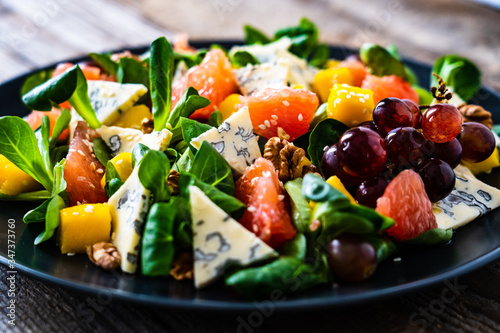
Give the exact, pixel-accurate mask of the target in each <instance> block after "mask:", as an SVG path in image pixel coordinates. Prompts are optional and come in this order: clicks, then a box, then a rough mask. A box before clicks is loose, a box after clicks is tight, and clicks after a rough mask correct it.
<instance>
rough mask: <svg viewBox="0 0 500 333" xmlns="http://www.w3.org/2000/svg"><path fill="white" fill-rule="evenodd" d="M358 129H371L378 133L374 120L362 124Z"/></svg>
mask: <svg viewBox="0 0 500 333" xmlns="http://www.w3.org/2000/svg"><path fill="white" fill-rule="evenodd" d="M358 127H365V128H369V129H371V130H373V131H375V132H377V133H378V130H377V126H375V123H374V122H373V121H372V120H369V121H365V122H362V123H361V124H359V125H358Z"/></svg>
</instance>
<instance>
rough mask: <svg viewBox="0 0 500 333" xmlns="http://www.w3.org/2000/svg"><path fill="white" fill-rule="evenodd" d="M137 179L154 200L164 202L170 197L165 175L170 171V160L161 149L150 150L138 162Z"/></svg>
mask: <svg viewBox="0 0 500 333" xmlns="http://www.w3.org/2000/svg"><path fill="white" fill-rule="evenodd" d="M138 172H139V180H140V181H141V183H142V185H143V186H144V187H145V188H147V189H148V190H150V191H151V193H152V194H153V198H154V199H153V200H154V202H166V201H168V200H169V199H170V195H171V193H170V190H169V188H168V186H167V177H168V174H169V172H170V161H169V160H168V157H167V155H165V154H164V153H163V152H162V151H158V150H150V151H148V152H147V153H146V155H144V157H143V158H142V160H141V162H140V164H139V171H138Z"/></svg>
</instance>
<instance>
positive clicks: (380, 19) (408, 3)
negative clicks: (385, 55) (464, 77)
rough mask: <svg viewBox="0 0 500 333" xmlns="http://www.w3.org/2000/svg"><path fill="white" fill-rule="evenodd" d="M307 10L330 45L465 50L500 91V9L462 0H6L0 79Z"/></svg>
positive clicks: (413, 53) (293, 17)
mask: <svg viewBox="0 0 500 333" xmlns="http://www.w3.org/2000/svg"><path fill="white" fill-rule="evenodd" d="M303 16H306V17H308V18H310V19H311V20H313V21H314V22H316V23H317V24H318V26H319V28H320V31H321V36H320V38H321V40H323V41H325V42H329V43H333V44H341V45H347V46H351V47H359V46H360V45H361V44H362V43H363V42H366V41H371V42H375V43H379V44H382V45H387V44H389V43H395V44H396V45H397V46H398V47H399V50H400V53H401V54H403V55H404V56H407V57H411V58H415V59H419V60H421V61H424V62H428V63H432V62H433V61H434V60H435V59H436V58H438V57H439V56H441V55H444V54H448V53H457V54H460V55H462V56H466V57H468V58H470V59H472V60H473V61H474V62H476V63H477V64H478V65H479V66H480V68H481V69H482V71H483V76H484V78H483V81H484V83H485V84H487V85H490V86H492V87H494V88H496V89H497V90H500V11H498V10H494V9H491V8H490V7H486V6H482V5H479V4H477V3H474V2H470V1H464V0H437V1H436V0H420V1H417V0H382V1H368V0H349V1H343V0H281V1H268V0H253V1H243V0H205V1H200V0H182V1H176V0H114V1H113V0H108V1H105V0H80V1H70V0H43V1H37V0H22V1H16V0H0V32H1V33H0V50H1V52H0V62H1V63H2V64H3V65H4V66H2V71H0V81H4V80H6V79H8V78H11V77H14V76H15V75H18V74H20V73H22V72H23V71H25V70H27V69H33V68H36V67H37V66H41V65H45V64H48V63H51V62H55V61H58V60H62V59H65V58H68V57H73V56H78V55H82V54H85V53H88V52H89V51H104V50H109V49H113V48H120V47H125V46H127V45H129V46H139V45H145V44H149V43H150V42H151V41H152V40H153V39H154V38H155V37H157V36H159V35H162V34H163V35H167V36H172V34H174V33H176V32H187V33H188V34H189V35H190V36H191V38H193V39H206V38H226V39H227V38H241V37H242V35H243V32H242V28H241V27H242V25H243V24H245V23H249V24H253V25H255V26H257V27H259V28H261V29H262V30H264V31H266V32H268V33H272V32H273V31H274V30H276V29H277V28H279V27H283V26H287V25H293V24H296V23H297V22H298V20H299V19H300V18H301V17H303Z"/></svg>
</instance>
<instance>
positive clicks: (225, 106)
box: [218, 94, 241, 120]
mask: <svg viewBox="0 0 500 333" xmlns="http://www.w3.org/2000/svg"><path fill="white" fill-rule="evenodd" d="M240 96H241V95H240V94H231V95H229V96H227V97H226V98H225V99H224V100H223V101H222V102H221V103H220V104H219V108H218V109H219V111H220V113H222V120H226V119H227V118H229V116H231V115H232V114H233V113H235V112H236V111H238V110H239V109H238V108H237V106H238V104H240V103H241V101H240Z"/></svg>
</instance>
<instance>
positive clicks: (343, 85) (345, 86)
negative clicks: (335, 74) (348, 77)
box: [342, 83, 351, 88]
mask: <svg viewBox="0 0 500 333" xmlns="http://www.w3.org/2000/svg"><path fill="white" fill-rule="evenodd" d="M342 87H344V88H351V86H349V85H348V84H345V83H343V84H342Z"/></svg>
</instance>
